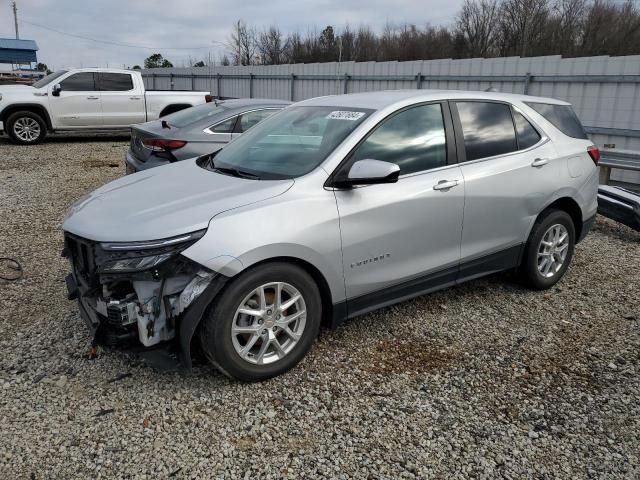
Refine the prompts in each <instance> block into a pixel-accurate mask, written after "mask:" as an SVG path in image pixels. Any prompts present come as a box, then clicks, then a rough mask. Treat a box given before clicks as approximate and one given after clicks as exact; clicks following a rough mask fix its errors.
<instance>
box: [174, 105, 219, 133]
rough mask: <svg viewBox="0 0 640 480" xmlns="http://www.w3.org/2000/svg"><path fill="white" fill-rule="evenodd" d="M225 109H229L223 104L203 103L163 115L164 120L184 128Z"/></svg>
mask: <svg viewBox="0 0 640 480" xmlns="http://www.w3.org/2000/svg"><path fill="white" fill-rule="evenodd" d="M225 110H227V109H226V108H225V107H224V106H222V105H216V104H215V103H203V104H202V105H198V106H196V107H190V108H185V109H184V110H180V111H179V112H176V113H172V114H170V115H167V116H166V117H162V120H166V122H167V123H168V124H169V125H171V126H173V127H178V128H182V127H186V126H187V125H191V124H192V123H194V122H198V121H200V120H202V119H205V118H208V117H213V116H214V115H218V114H219V113H222V112H224V111H225Z"/></svg>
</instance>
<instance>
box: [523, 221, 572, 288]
mask: <svg viewBox="0 0 640 480" xmlns="http://www.w3.org/2000/svg"><path fill="white" fill-rule="evenodd" d="M575 240H576V233H575V227H574V225H573V220H572V219H571V216H570V215H569V214H568V213H567V212H565V211H562V210H549V211H548V212H546V213H544V214H543V215H541V216H540V218H538V220H536V223H535V224H534V226H533V228H532V229H531V234H530V235H529V240H528V242H527V245H526V247H525V251H524V256H523V259H522V265H521V266H520V273H521V275H522V277H523V279H524V281H525V282H526V283H527V284H528V285H529V286H530V287H532V288H535V289H536V290H544V289H547V288H550V287H552V286H553V285H555V284H556V283H557V282H558V281H559V280H560V279H561V278H562V277H563V275H564V274H565V272H566V271H567V268H569V263H571V258H572V257H573V249H574V246H575Z"/></svg>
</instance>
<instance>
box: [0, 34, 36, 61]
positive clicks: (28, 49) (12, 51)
mask: <svg viewBox="0 0 640 480" xmlns="http://www.w3.org/2000/svg"><path fill="white" fill-rule="evenodd" d="M37 50H38V44H37V43H36V42H35V41H34V40H16V39H14V38H0V63H17V64H25V63H31V62H37V61H38V59H37V57H36V51H37Z"/></svg>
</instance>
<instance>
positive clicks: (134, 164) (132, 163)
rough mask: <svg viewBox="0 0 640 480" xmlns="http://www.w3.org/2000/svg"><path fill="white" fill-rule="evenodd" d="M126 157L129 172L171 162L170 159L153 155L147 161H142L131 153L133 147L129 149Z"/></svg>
mask: <svg viewBox="0 0 640 480" xmlns="http://www.w3.org/2000/svg"><path fill="white" fill-rule="evenodd" d="M124 159H125V165H126V167H127V173H128V174H129V173H135V172H141V171H143V170H149V169H150V168H154V167H160V166H162V165H169V164H170V163H171V162H169V161H168V160H162V159H158V158H153V157H152V158H149V159H148V160H147V161H146V162H141V161H140V160H138V159H137V158H136V157H135V156H134V155H133V154H132V153H131V149H129V150H127V153H126V154H125V157H124Z"/></svg>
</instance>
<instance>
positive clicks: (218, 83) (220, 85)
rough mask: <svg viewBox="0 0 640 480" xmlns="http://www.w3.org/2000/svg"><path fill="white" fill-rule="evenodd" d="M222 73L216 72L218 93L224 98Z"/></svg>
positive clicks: (220, 97) (219, 96)
mask: <svg viewBox="0 0 640 480" xmlns="http://www.w3.org/2000/svg"><path fill="white" fill-rule="evenodd" d="M221 90H222V75H220V74H219V73H216V94H217V95H218V98H219V99H222V92H221Z"/></svg>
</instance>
